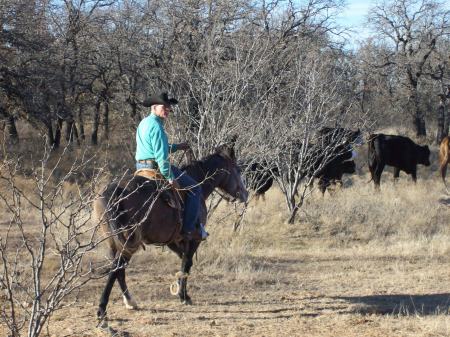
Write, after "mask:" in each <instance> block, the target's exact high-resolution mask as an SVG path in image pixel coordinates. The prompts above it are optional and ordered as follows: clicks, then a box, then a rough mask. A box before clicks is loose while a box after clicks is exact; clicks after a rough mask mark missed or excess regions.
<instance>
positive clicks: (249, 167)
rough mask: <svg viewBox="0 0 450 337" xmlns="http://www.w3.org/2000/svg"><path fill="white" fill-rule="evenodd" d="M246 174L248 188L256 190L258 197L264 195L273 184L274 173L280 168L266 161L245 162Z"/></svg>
mask: <svg viewBox="0 0 450 337" xmlns="http://www.w3.org/2000/svg"><path fill="white" fill-rule="evenodd" d="M241 167H243V168H244V176H245V180H246V182H247V184H246V185H247V188H248V189H251V190H253V191H254V192H255V196H256V198H259V197H261V196H262V197H263V199H264V195H265V193H266V192H267V191H268V190H269V189H270V188H271V187H272V185H273V179H274V178H273V175H274V174H277V172H278V170H277V168H276V167H275V166H269V165H268V163H267V162H266V161H263V162H262V163H258V162H253V163H251V164H243V165H241Z"/></svg>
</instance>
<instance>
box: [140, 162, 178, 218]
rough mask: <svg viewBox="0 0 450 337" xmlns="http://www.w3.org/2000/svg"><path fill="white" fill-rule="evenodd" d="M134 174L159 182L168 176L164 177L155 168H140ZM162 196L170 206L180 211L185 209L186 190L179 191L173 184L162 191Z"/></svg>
mask: <svg viewBox="0 0 450 337" xmlns="http://www.w3.org/2000/svg"><path fill="white" fill-rule="evenodd" d="M134 175H135V176H139V177H143V178H146V179H148V180H152V181H156V182H159V183H161V182H164V181H165V180H166V178H164V176H163V175H162V174H161V173H160V172H159V171H158V170H155V169H147V168H144V169H139V170H136V172H134ZM161 197H162V199H163V200H164V201H165V202H166V203H167V204H168V205H169V206H170V207H172V208H174V209H177V210H178V211H183V204H184V199H185V193H184V191H178V190H177V189H175V188H174V187H172V186H171V187H170V188H166V189H164V190H163V191H162V192H161Z"/></svg>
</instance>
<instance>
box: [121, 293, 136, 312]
mask: <svg viewBox="0 0 450 337" xmlns="http://www.w3.org/2000/svg"><path fill="white" fill-rule="evenodd" d="M123 303H124V304H125V308H127V309H128V310H135V309H137V308H138V305H137V303H136V301H135V300H134V298H133V297H131V296H130V299H127V298H126V297H125V296H123Z"/></svg>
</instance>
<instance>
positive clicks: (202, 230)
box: [200, 223, 209, 241]
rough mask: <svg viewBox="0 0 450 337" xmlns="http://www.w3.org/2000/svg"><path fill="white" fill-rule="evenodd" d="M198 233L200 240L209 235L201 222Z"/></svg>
mask: <svg viewBox="0 0 450 337" xmlns="http://www.w3.org/2000/svg"><path fill="white" fill-rule="evenodd" d="M200 234H201V237H202V241H203V240H206V238H207V237H208V236H209V233H208V232H207V231H206V229H205V226H203V224H202V223H201V224H200Z"/></svg>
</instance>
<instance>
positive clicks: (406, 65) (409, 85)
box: [369, 0, 450, 136]
mask: <svg viewBox="0 0 450 337" xmlns="http://www.w3.org/2000/svg"><path fill="white" fill-rule="evenodd" d="M449 19H450V11H449V10H448V9H446V7H445V6H444V4H443V3H442V2H439V1H435V0H393V1H390V2H386V1H384V2H380V3H379V4H378V5H376V6H375V7H374V8H373V9H372V10H371V12H370V13H369V22H370V23H371V24H372V26H373V28H374V30H375V31H376V32H378V35H379V37H380V38H381V41H384V42H386V43H388V45H389V46H390V47H391V51H390V53H389V54H386V55H385V58H383V59H380V60H377V63H376V64H375V65H374V68H380V67H387V66H394V68H395V73H396V75H397V76H398V77H399V92H398V94H399V95H402V96H404V97H405V100H404V108H403V109H404V112H405V113H408V114H410V115H411V117H412V124H413V126H414V130H415V132H416V135H417V136H425V135H426V127H425V112H424V111H423V109H422V107H421V104H420V103H421V102H420V89H419V88H420V83H421V81H422V78H423V77H424V74H425V73H426V69H427V66H428V63H429V60H430V56H431V55H432V54H433V52H435V50H436V44H437V42H438V40H439V39H441V38H442V37H443V36H446V35H448V34H449V33H450V30H449V29H450V25H449V24H450V22H449Z"/></svg>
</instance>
